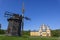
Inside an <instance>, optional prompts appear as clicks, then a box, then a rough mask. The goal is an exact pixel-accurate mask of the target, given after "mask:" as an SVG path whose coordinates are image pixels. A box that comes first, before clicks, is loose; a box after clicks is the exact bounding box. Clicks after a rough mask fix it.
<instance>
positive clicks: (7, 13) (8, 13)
mask: <svg viewBox="0 0 60 40" xmlns="http://www.w3.org/2000/svg"><path fill="white" fill-rule="evenodd" d="M4 15H9V16H12V14H10V12H8V11H6V12H5V14H4Z"/></svg>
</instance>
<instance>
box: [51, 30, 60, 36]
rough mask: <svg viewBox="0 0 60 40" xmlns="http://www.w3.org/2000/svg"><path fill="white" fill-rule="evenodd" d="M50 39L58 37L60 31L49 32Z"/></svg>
mask: <svg viewBox="0 0 60 40" xmlns="http://www.w3.org/2000/svg"><path fill="white" fill-rule="evenodd" d="M51 35H52V37H60V29H57V30H51Z"/></svg>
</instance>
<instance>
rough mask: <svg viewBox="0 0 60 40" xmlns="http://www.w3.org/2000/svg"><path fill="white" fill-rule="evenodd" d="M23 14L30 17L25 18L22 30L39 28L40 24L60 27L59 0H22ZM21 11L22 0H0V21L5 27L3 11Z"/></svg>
mask: <svg viewBox="0 0 60 40" xmlns="http://www.w3.org/2000/svg"><path fill="white" fill-rule="evenodd" d="M24 8H25V13H24V15H25V16H27V17H29V18H31V21H27V20H25V22H24V24H25V25H24V30H39V28H40V26H41V25H42V24H46V25H48V26H50V29H60V0H24ZM5 11H9V12H13V13H17V14H21V13H22V0H0V23H1V24H2V29H7V26H8V22H7V20H6V19H7V18H5V17H4V12H5Z"/></svg>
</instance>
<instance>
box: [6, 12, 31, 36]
mask: <svg viewBox="0 0 60 40" xmlns="http://www.w3.org/2000/svg"><path fill="white" fill-rule="evenodd" d="M5 17H7V20H8V22H9V24H8V29H7V34H8V35H9V36H11V35H12V36H16V35H17V36H21V33H22V31H23V25H24V24H23V23H24V21H23V19H26V20H30V18H28V17H24V16H23V13H22V15H19V14H16V13H11V12H8V11H6V12H5ZM21 29H22V30H21Z"/></svg>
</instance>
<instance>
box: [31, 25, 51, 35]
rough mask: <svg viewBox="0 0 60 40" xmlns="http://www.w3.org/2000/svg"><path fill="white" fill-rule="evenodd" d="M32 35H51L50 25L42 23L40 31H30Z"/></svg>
mask: <svg viewBox="0 0 60 40" xmlns="http://www.w3.org/2000/svg"><path fill="white" fill-rule="evenodd" d="M30 36H51V30H50V28H49V26H47V25H45V24H42V25H41V26H40V29H39V31H32V32H30Z"/></svg>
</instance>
